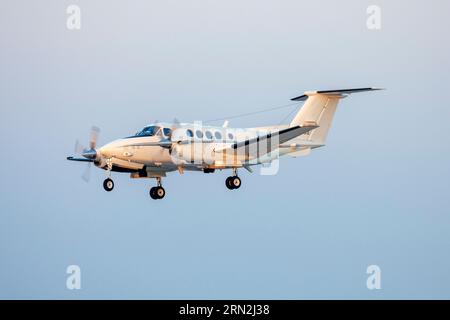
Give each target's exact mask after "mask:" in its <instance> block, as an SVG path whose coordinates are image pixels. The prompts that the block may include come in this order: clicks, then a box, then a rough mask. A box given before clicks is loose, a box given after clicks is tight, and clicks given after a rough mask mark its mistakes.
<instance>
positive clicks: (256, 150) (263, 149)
mask: <svg viewBox="0 0 450 320" xmlns="http://www.w3.org/2000/svg"><path fill="white" fill-rule="evenodd" d="M317 127H318V126H317V125H308V126H303V127H300V126H295V127H291V128H287V129H284V130H280V131H277V132H272V133H269V134H266V135H262V136H258V137H256V138H252V139H248V140H244V141H239V142H236V143H234V144H232V145H231V146H229V147H227V148H224V149H220V150H215V152H225V153H229V152H231V153H245V154H246V155H249V156H262V155H264V154H267V153H269V152H271V151H273V150H275V149H278V148H279V146H280V145H281V144H282V143H285V142H287V141H289V140H291V139H294V138H295V137H298V136H300V135H302V134H305V133H307V132H309V131H311V130H314V129H316V128H317Z"/></svg>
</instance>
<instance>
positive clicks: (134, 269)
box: [0, 0, 450, 299]
mask: <svg viewBox="0 0 450 320" xmlns="http://www.w3.org/2000/svg"><path fill="white" fill-rule="evenodd" d="M70 4H76V5H78V6H79V7H80V8H81V15H82V25H81V30H77V31H70V30H68V29H67V28H66V18H67V15H66V12H65V11H66V8H67V6H68V5H70ZM371 4H377V5H379V6H380V8H381V10H382V28H381V30H379V31H373V30H372V31H371V30H368V29H367V27H366V19H367V14H366V8H367V7H368V6H369V5H371ZM449 9H450V8H449V3H448V1H443V0H442V1H433V3H432V4H431V3H430V2H426V1H398V0H397V1H376V2H373V1H370V2H369V1H356V0H354V1H350V0H347V1H340V2H339V3H336V2H335V1H331V0H326V1H325V0H321V1H261V0H259V1H253V0H251V1H245V2H242V1H234V0H231V1H205V0H198V1H129V2H127V3H124V2H123V1H103V0H102V1H99V0H96V1H92V0H90V1H77V0H74V1H56V0H55V1H48V0H47V1H40V2H35V1H10V0H6V1H2V2H1V4H0V41H1V51H0V112H1V116H0V123H1V126H0V130H1V134H0V143H1V145H2V149H3V152H2V165H1V166H0V177H1V179H0V199H1V216H0V217H1V223H0V298H8V299H16V298H40V299H47V298H62V299H81V298H85V299H86V298H87V299H90V298H126V299H128V298H135V299H165V298H172V299H197V298H202V299H220V298H223V299H229V298H235V299H247V298H253V299H317V298H318V299H329V298H339V299H346V298H355V299H382V298H387V299H398V298H412V299H416V298H438V299H442V298H447V299H448V298H450V275H449V273H448V270H449V269H450V256H449V254H448V251H449V250H448V248H449V245H450V210H449V208H450V197H449V195H448V192H449V190H450V188H449V181H450V169H449V165H448V164H449V160H450V144H449V142H450V141H449V140H450V134H449V132H448V131H449V129H448V128H449V126H448V122H449V119H450V111H449V110H450V109H449V104H448V92H449V89H450V88H449V83H450V73H449V71H450V61H449V59H450V58H449V57H450V48H449V44H448V42H447V41H445V39H446V32H447V30H449V28H450V25H449V24H450V22H449V20H448V19H447V16H446V15H447V12H448V11H449ZM360 86H381V87H385V88H387V90H386V91H382V92H375V93H362V94H358V95H353V96H351V97H350V98H347V99H345V100H343V101H342V103H341V104H340V105H339V108H338V111H337V114H336V117H335V121H334V124H333V127H332V129H331V131H330V135H329V138H328V141H327V146H326V147H325V148H322V149H320V150H316V151H314V152H313V153H312V154H311V155H310V156H308V157H305V158H300V159H283V160H282V161H281V164H280V171H279V173H278V174H277V175H275V176H261V175H259V174H257V173H254V174H249V173H247V172H242V173H241V178H242V181H243V185H242V187H241V189H239V191H234V192H230V191H228V190H227V189H226V188H225V185H224V180H225V178H226V177H227V176H228V175H229V172H221V173H217V174H215V175H204V174H200V173H188V174H186V175H184V176H179V175H178V173H173V174H170V175H169V176H168V177H167V179H165V181H164V186H165V188H166V191H167V195H166V198H165V199H164V200H163V201H153V200H151V199H150V197H149V196H148V189H149V187H151V186H153V185H154V181H152V180H139V181H131V180H130V179H129V177H128V176H127V175H126V174H122V175H120V174H115V175H114V176H113V178H114V180H115V183H116V187H115V189H114V191H113V192H111V193H106V192H104V191H103V189H102V186H101V184H102V181H103V179H104V172H102V171H100V170H93V171H92V174H91V181H90V182H89V183H85V182H84V181H83V180H82V179H81V178H80V177H81V175H82V173H83V171H84V165H83V164H78V163H70V162H68V161H65V157H66V156H67V155H71V154H72V152H73V146H74V143H75V140H76V139H79V140H80V141H81V142H86V143H87V140H88V133H89V129H90V127H91V125H93V124H95V125H97V126H99V127H100V128H101V129H102V132H101V134H100V139H99V143H100V144H104V143H107V142H108V141H111V140H114V139H116V138H118V137H123V136H125V135H128V134H130V133H133V132H136V131H137V130H138V129H139V128H141V127H143V126H144V125H146V124H148V123H150V122H152V121H154V120H156V119H159V120H171V119H173V118H174V117H177V118H178V119H180V120H181V121H194V120H205V119H214V118H220V117H223V116H227V115H234V114H240V113H243V112H252V111H257V110H260V109H262V108H267V107H272V106H277V105H283V104H286V103H289V99H290V98H292V97H295V96H297V95H299V94H301V93H303V91H306V90H316V89H319V90H320V89H333V88H346V87H360ZM289 111H290V110H289V109H283V110H279V111H274V112H269V113H266V114H260V115H257V116H253V117H246V118H240V119H233V120H231V121H230V126H256V125H268V124H273V123H278V122H279V121H280V120H281V119H283V118H284V117H285V116H286V114H287V113H288V112H289ZM218 124H221V123H218ZM93 169H96V168H93ZM72 264H76V265H79V266H80V267H81V270H82V289H81V290H78V291H77V290H74V291H70V290H67V289H66V277H67V274H66V273H65V271H66V268H67V266H68V265H72ZM372 264H376V265H378V266H380V268H381V270H382V280H381V282H382V289H381V290H372V291H371V290H368V289H367V288H366V279H367V274H366V268H367V266H369V265H372Z"/></svg>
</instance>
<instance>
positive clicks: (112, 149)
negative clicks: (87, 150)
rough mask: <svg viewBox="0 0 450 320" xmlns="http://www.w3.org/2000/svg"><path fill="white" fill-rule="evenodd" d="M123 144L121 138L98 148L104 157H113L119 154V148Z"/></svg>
mask: <svg viewBox="0 0 450 320" xmlns="http://www.w3.org/2000/svg"><path fill="white" fill-rule="evenodd" d="M120 145H121V140H116V141H113V142H110V143H107V144H105V145H104V146H102V147H101V148H100V149H98V152H99V153H100V154H101V155H102V157H104V158H112V157H115V156H117V154H116V153H117V152H119V151H120V150H119V148H120Z"/></svg>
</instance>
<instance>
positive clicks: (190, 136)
mask: <svg viewBox="0 0 450 320" xmlns="http://www.w3.org/2000/svg"><path fill="white" fill-rule="evenodd" d="M186 135H187V136H188V137H189V138H192V137H193V136H194V133H193V132H192V130H191V129H187V130H186Z"/></svg>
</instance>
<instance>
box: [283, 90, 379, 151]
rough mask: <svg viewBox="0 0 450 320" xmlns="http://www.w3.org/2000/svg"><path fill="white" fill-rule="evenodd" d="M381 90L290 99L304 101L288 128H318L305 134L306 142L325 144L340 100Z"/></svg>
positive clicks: (311, 94)
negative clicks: (313, 126) (355, 94)
mask: <svg viewBox="0 0 450 320" xmlns="http://www.w3.org/2000/svg"><path fill="white" fill-rule="evenodd" d="M375 90H382V89H378V88H359V89H341V90H327V91H310V92H305V94H303V95H301V96H299V97H296V98H293V99H291V100H292V101H305V100H306V102H305V104H304V105H303V107H302V108H301V109H300V111H299V112H298V113H297V115H296V116H295V117H294V119H293V120H292V122H291V124H290V126H291V127H292V126H305V125H307V126H311V125H317V126H319V127H318V128H317V129H314V130H312V131H310V132H309V133H306V134H305V135H307V140H310V141H314V142H317V143H319V144H325V141H326V138H327V135H328V130H329V129H330V127H331V123H332V121H333V116H334V113H335V112H336V106H337V104H338V102H339V100H340V99H342V98H345V97H347V95H349V94H351V93H356V92H364V91H375Z"/></svg>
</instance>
